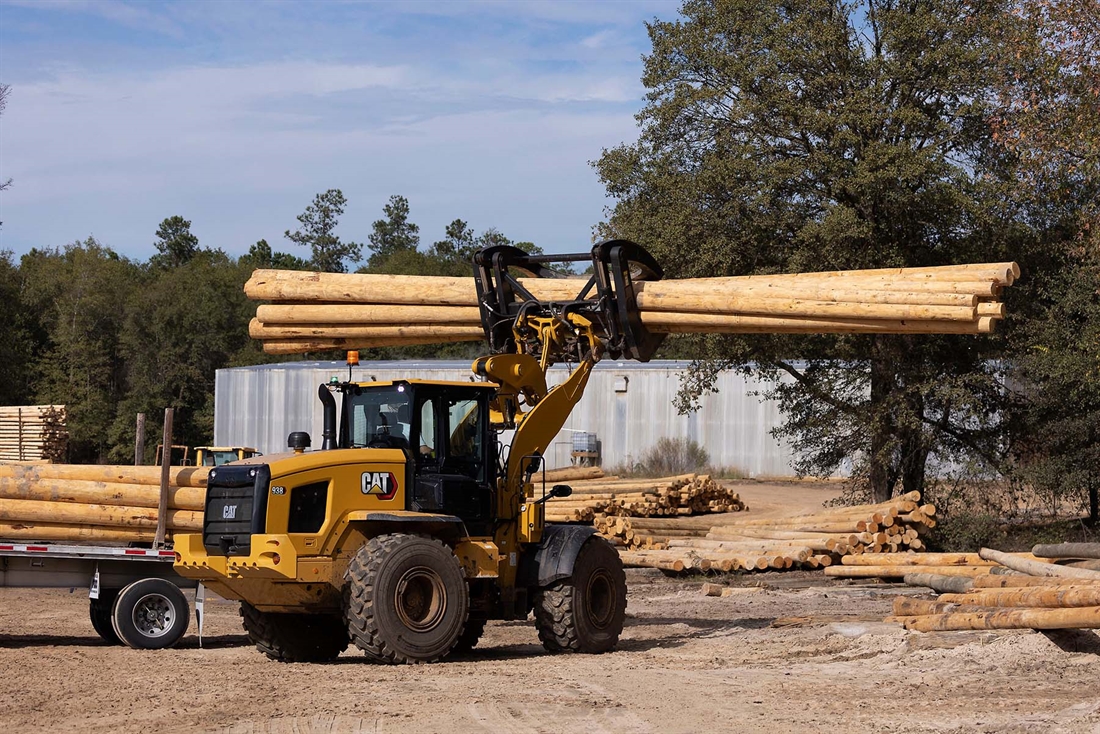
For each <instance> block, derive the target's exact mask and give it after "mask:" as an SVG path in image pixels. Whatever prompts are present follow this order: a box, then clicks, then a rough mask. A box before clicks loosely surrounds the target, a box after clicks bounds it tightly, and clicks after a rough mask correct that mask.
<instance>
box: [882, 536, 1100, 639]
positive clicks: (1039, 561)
mask: <svg viewBox="0 0 1100 734" xmlns="http://www.w3.org/2000/svg"><path fill="white" fill-rule="evenodd" d="M928 555H941V556H955V555H958V556H965V558H959V559H957V562H955V560H956V559H950V560H951V562H947V561H944V563H945V565H944V566H943V567H934V566H928V565H925V566H924V567H923V568H926V569H936V570H935V572H934V573H925V574H923V575H919V576H918V575H905V576H904V579H905V582H906V583H908V584H911V585H919V586H927V587H929V588H931V589H933V590H935V591H939V592H942V593H940V596H939V597H938V598H937V599H935V600H927V599H912V598H908V599H907V598H898V599H895V601H894V610H893V611H894V614H893V616H892V617H889V618H888V620H887V621H893V622H898V623H900V624H902V625H903V626H904V627H905V628H906V629H908V630H915V631H919V632H934V631H947V630H982V629H1036V630H1055V629H1100V571H1095V570H1091V569H1088V568H1080V567H1078V566H1071V565H1063V564H1065V563H1067V562H1073V561H1075V560H1076V559H1079V558H1096V557H1100V543H1066V544H1062V545H1037V546H1035V547H1034V548H1032V552H1031V553H1030V554H1028V553H1002V552H1000V551H996V550H992V549H989V548H983V549H982V550H981V551H980V552H979V553H977V554H928ZM948 568H949V569H952V570H953V571H955V572H958V573H957V574H956V576H955V578H954V579H952V581H953V583H948V582H947V581H944V579H947V578H949V577H948V576H944V575H942V574H943V573H944V570H945V569H948ZM960 577H968V578H960Z"/></svg>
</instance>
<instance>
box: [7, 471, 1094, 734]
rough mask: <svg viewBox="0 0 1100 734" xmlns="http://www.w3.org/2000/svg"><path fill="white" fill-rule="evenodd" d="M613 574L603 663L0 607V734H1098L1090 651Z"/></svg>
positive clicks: (886, 600) (515, 649)
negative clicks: (444, 654) (151, 642)
mask: <svg viewBox="0 0 1100 734" xmlns="http://www.w3.org/2000/svg"><path fill="white" fill-rule="evenodd" d="M791 491H795V490H791ZM771 496H772V497H774V495H771ZM766 499H767V496H761V497H758V498H757V499H756V500H754V499H752V498H751V497H750V499H749V501H750V504H751V503H753V502H756V501H758V502H759V503H760V504H761V505H763V504H764V503H765V500H766ZM753 511H754V512H755V511H756V508H755V507H754V510H753ZM628 574H629V575H628V583H629V587H630V601H629V608H628V619H627V627H626V630H625V632H624V635H623V640H622V642H621V644H620V646H619V649H618V651H616V652H614V653H610V654H607V655H601V656H573V655H568V656H552V655H547V654H545V653H544V652H543V650H542V648H541V647H540V645H539V644H538V638H537V636H536V634H535V630H534V627H533V625H532V624H531V623H518V622H516V623H509V622H497V623H490V625H489V627H488V629H487V631H486V635H485V637H484V638H483V641H482V644H481V645H479V647H478V648H477V649H476V650H475V651H474V652H473V653H472V654H470V655H468V656H466V657H463V658H460V659H455V660H452V661H448V662H444V663H440V664H436V665H422V666H400V667H389V666H378V665H372V664H369V663H366V662H365V661H364V660H363V658H362V657H361V656H360V655H359V654H358V653H357V652H356V651H354V650H351V651H348V652H347V653H345V654H344V655H343V656H342V657H341V658H340V659H339V660H338V661H337V662H336V663H334V664H330V665H280V664H278V663H274V662H270V661H268V660H267V659H266V658H264V657H263V656H262V655H260V654H259V653H258V652H256V651H255V650H254V649H253V648H252V647H250V646H249V645H248V644H247V641H246V639H245V638H244V636H243V634H242V632H241V628H240V624H239V621H238V618H237V609H236V605H235V604H233V603H230V602H226V601H222V600H214V601H209V600H208V602H207V620H206V627H205V637H204V641H203V647H202V648H201V649H200V647H199V644H198V640H197V638H196V637H195V634H194V633H195V629H194V625H192V629H191V633H190V634H189V635H188V637H186V638H185V639H184V641H183V643H182V644H181V646H180V647H179V648H177V649H174V650H165V651H158V652H151V651H136V650H130V649H127V648H120V647H110V646H107V645H105V644H104V643H102V642H101V641H100V640H99V639H98V638H97V637H95V636H94V633H93V632H92V630H91V626H90V624H89V622H88V619H87V603H86V600H85V597H86V593H85V592H84V590H77V591H75V592H73V593H69V592H67V591H64V590H61V591H58V590H36V589H0V665H2V667H0V671H2V672H0V731H2V732H45V731H50V732H69V731H73V732H76V731H79V732H130V731H148V732H175V731H231V732H242V733H244V732H248V733H251V732H345V731H370V732H375V731H379V732H380V731H399V732H467V731H469V732H566V731H585V732H587V733H596V732H616V734H623V733H625V732H660V734H670V733H674V732H700V731H708V730H709V731H742V732H756V731H767V732H769V734H781V733H783V732H816V731H830V730H831V731H866V732H870V731H875V732H877V731H890V732H960V733H961V732H993V731H996V732H1028V734H1033V733H1034V732H1047V731H1054V732H1091V731H1100V690H1098V687H1097V683H1098V680H1100V676H1098V674H1097V662H1098V660H1100V658H1098V655H1100V638H1098V637H1097V636H1096V635H1095V634H1093V633H1083V632H1075V633H1066V634H1058V635H1053V636H1046V635H1043V634H1038V633H1032V632H1010V633H942V634H937V635H921V634H919V633H909V632H905V631H903V630H901V629H900V628H898V627H896V626H894V625H887V624H884V623H882V622H880V621H878V620H880V619H881V618H882V617H883V616H884V615H885V614H887V613H888V610H889V607H890V600H891V598H892V597H893V596H895V595H896V594H897V593H917V592H915V591H914V590H908V591H907V590H904V589H899V588H898V587H894V586H884V585H875V584H847V583H840V582H829V581H827V580H826V579H825V578H824V577H823V576H821V575H820V574H817V573H788V574H782V575H778V574H761V575H759V576H754V577H751V578H746V579H736V578H734V579H728V580H726V582H728V583H731V584H742V583H744V584H761V583H764V584H768V585H769V586H768V587H767V588H760V587H759V586H755V587H753V586H747V587H743V588H742V589H739V591H738V592H737V593H735V594H733V595H732V596H727V597H723V598H714V597H705V596H703V595H702V594H701V593H700V586H701V582H700V580H698V579H693V580H682V579H669V578H666V577H664V576H662V575H661V574H660V573H658V572H653V571H648V570H632V571H630V572H628ZM715 580H718V579H712V581H715Z"/></svg>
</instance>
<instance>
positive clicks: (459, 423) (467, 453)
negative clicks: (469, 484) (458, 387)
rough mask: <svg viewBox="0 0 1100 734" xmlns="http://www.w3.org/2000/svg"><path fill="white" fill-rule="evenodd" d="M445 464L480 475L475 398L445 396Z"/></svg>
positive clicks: (478, 418) (479, 429) (479, 434)
mask: <svg viewBox="0 0 1100 734" xmlns="http://www.w3.org/2000/svg"><path fill="white" fill-rule="evenodd" d="M445 405H446V408H447V436H448V441H447V447H446V448H447V466H448V468H449V469H450V470H452V471H455V472H458V473H460V474H465V475H466V476H468V477H470V478H471V479H477V480H483V479H484V476H483V474H484V472H483V469H484V461H483V459H482V457H483V452H482V440H483V437H482V425H481V421H482V418H481V410H480V404H479V403H478V401H477V400H446V401H445Z"/></svg>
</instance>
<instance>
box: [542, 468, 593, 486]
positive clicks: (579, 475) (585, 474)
mask: <svg viewBox="0 0 1100 734" xmlns="http://www.w3.org/2000/svg"><path fill="white" fill-rule="evenodd" d="M603 476H604V472H603V469H601V468H600V467H598V466H566V467H562V468H561V469H547V470H546V474H545V477H546V481H547V482H566V481H577V480H585V479H600V478H601V477H603Z"/></svg>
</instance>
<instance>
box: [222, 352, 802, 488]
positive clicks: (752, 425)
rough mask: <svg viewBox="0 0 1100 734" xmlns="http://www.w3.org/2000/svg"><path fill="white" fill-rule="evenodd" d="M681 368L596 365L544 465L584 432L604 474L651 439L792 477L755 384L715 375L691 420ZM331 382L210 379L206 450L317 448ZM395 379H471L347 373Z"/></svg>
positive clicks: (282, 372)
mask: <svg viewBox="0 0 1100 734" xmlns="http://www.w3.org/2000/svg"><path fill="white" fill-rule="evenodd" d="M687 367H688V363H687V362H678V361H665V360H659V361H653V362H647V363H637V362H610V361H608V362H601V363H599V364H597V365H596V367H595V369H594V370H593V373H592V376H591V378H590V380H589V384H588V388H587V389H586V391H585V395H584V398H583V399H582V400H581V402H580V404H579V405H578V406H577V408H576V409H575V410H574V411H573V414H572V415H571V416H570V418H569V421H568V422H567V423H566V425H565V428H564V430H562V432H561V433H559V434H558V436H557V438H556V439H555V440H554V444H553V446H552V447H551V449H550V450H548V451H547V457H546V458H547V463H548V465H549V466H551V467H556V466H566V465H568V464H569V462H570V451H571V448H572V446H571V444H572V441H571V438H572V434H573V432H575V431H585V432H588V433H595V434H596V435H597V437H598V439H599V441H600V444H601V451H602V463H603V465H604V466H617V465H621V464H624V463H627V464H633V463H635V462H636V461H638V460H639V459H640V458H641V455H642V454H643V453H644V452H645V451H646V450H647V449H648V448H650V447H651V446H653V445H654V444H655V443H656V442H657V440H658V439H660V438H663V437H668V438H679V437H687V438H690V439H693V440H695V441H698V442H699V443H700V444H702V445H703V446H704V447H705V448H706V450H707V452H708V453H709V455H710V459H711V464H712V465H713V466H715V467H728V468H734V469H737V470H738V471H740V472H742V473H743V474H744V475H746V476H750V477H757V476H788V475H791V474H793V471H792V470H791V467H790V462H791V456H792V455H791V451H790V449H789V447H788V446H786V445H784V444H783V443H781V442H779V441H777V440H776V439H775V438H773V437H772V436H771V434H770V431H771V429H772V428H774V427H776V426H777V425H779V424H780V422H781V420H782V416H781V415H780V412H779V409H778V406H777V405H776V404H775V403H773V402H771V401H766V400H763V399H761V398H760V397H758V396H755V395H753V394H752V393H753V391H754V390H757V389H759V387H760V385H759V383H757V382H755V381H753V380H751V379H750V380H746V379H745V378H744V377H742V376H741V375H737V374H733V373H723V374H722V375H720V376H719V378H718V382H717V384H716V388H717V392H716V393H714V394H710V395H707V396H705V397H704V398H703V399H702V403H701V406H700V409H699V410H698V411H696V412H693V413H690V414H688V415H680V414H678V413H677V412H676V408H675V407H674V406H673V399H674V398H675V396H676V393H677V391H678V390H679V387H680V376H681V375H682V374H683V373H684V371H685V370H686V369H687ZM566 374H567V371H566V367H565V366H557V367H554V368H552V369H551V371H550V376H549V377H550V379H549V382H550V383H551V384H555V383H557V382H560V381H561V379H563V378H564V377H565V375H566ZM333 376H337V377H338V378H339V379H340V380H345V379H347V378H348V368H347V365H345V364H343V363H342V362H290V363H285V364H268V365H257V366H253V367H235V368H231V369H222V370H218V372H217V377H216V382H215V412H214V443H215V445H218V446H242V445H243V446H253V447H255V448H257V449H259V450H260V451H262V452H264V453H275V452H277V451H284V450H285V446H286V438H287V434H289V433H290V432H291V431H301V430H307V431H309V433H310V435H311V436H312V437H313V440H314V446H315V447H316V446H319V445H320V442H321V423H322V408H321V403H320V401H319V400H318V399H317V386H318V385H319V384H321V383H322V382H327V381H329V380H330V379H331V378H332V377H333ZM401 378H409V379H427V380H470V381H473V379H474V378H473V376H472V374H471V372H470V364H469V363H468V362H451V361H393V362H364V363H363V364H361V365H359V366H358V367H355V368H354V370H353V372H352V379H353V380H355V381H376V380H377V381H385V380H392V379H401ZM505 440H506V439H505Z"/></svg>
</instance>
